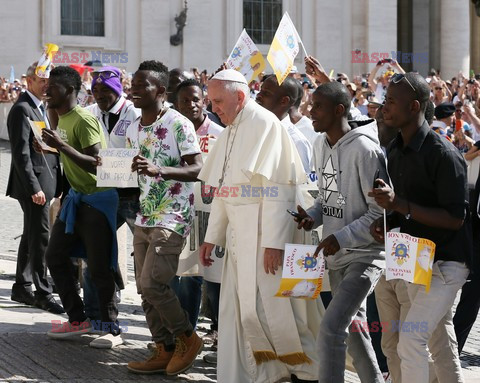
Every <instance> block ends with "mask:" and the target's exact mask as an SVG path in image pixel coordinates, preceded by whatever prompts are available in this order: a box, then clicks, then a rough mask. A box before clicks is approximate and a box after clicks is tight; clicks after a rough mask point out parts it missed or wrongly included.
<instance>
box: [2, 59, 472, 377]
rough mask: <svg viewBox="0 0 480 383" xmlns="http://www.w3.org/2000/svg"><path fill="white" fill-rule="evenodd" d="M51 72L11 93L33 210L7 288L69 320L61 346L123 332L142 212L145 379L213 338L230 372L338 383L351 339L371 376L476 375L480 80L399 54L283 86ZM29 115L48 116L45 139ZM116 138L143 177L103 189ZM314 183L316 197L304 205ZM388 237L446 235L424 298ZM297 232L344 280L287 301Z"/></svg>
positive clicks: (26, 200)
mask: <svg viewBox="0 0 480 383" xmlns="http://www.w3.org/2000/svg"><path fill="white" fill-rule="evenodd" d="M36 65H37V63H33V64H32V65H31V66H30V67H29V68H28V70H27V73H26V75H25V78H24V83H25V84H24V85H23V83H22V84H20V85H18V86H15V85H14V84H10V85H8V84H7V85H6V83H5V82H3V83H2V90H4V93H5V92H6V93H7V94H9V95H10V96H8V97H6V96H5V95H4V96H3V97H4V98H9V100H5V101H14V102H15V104H14V105H13V106H12V108H11V111H10V113H9V116H8V122H7V125H8V132H9V138H10V142H11V147H12V168H11V172H10V178H9V185H8V188H7V195H10V196H11V197H13V198H15V199H17V200H18V201H19V203H20V206H21V208H22V211H23V213H24V230H23V234H22V239H21V242H20V246H19V251H18V261H17V272H16V279H15V283H14V285H13V286H12V296H11V297H12V300H14V301H17V302H22V303H25V304H28V305H35V306H37V307H39V308H41V309H43V310H48V311H50V312H53V313H56V314H62V313H64V312H66V315H67V316H68V321H66V322H64V323H62V324H59V325H57V326H54V327H52V329H51V330H50V331H49V332H48V336H49V337H51V338H53V339H63V338H70V337H74V336H76V335H78V334H83V333H87V332H90V331H92V329H94V328H95V329H96V330H98V329H100V330H101V334H100V335H99V336H98V337H96V338H95V339H94V340H92V342H91V343H90V346H91V347H96V348H107V349H108V348H112V347H116V346H118V345H121V344H123V339H122V326H121V325H120V324H119V322H118V319H117V317H118V308H119V306H118V303H119V299H120V294H119V291H120V290H121V289H122V288H123V287H124V282H123V281H124V278H125V276H122V275H121V272H120V269H121V267H120V265H119V259H118V248H117V239H116V231H117V229H118V228H119V227H120V226H122V225H123V224H124V223H127V225H128V226H129V228H130V230H131V232H132V233H133V247H134V254H133V256H134V262H135V279H136V285H137V290H138V293H139V294H140V296H141V299H142V308H143V310H144V312H145V320H146V323H147V325H148V328H149V329H150V332H151V335H152V342H151V343H149V344H148V349H149V352H150V354H149V356H148V357H147V358H146V359H145V360H140V361H131V362H129V363H128V365H127V368H128V369H129V370H130V371H132V372H133V373H138V374H152V373H162V374H167V375H178V374H179V373H182V372H184V371H186V370H188V369H189V368H190V367H191V366H192V364H193V363H194V361H195V359H196V357H197V355H198V354H199V352H200V351H201V349H202V347H203V344H204V343H207V342H210V343H213V346H214V349H215V350H217V351H216V352H215V353H212V354H207V355H206V356H205V358H204V359H205V361H206V362H208V363H214V364H216V365H217V378H218V381H219V382H239V383H244V382H258V383H264V382H272V383H273V382H280V381H291V382H322V383H323V382H335V383H337V382H338V383H340V382H343V381H344V374H345V368H346V360H347V351H348V353H349V354H350V355H351V357H352V359H353V366H354V367H355V370H356V372H357V373H358V375H359V377H360V380H361V381H362V382H365V383H372V382H375V383H383V382H394V383H400V382H402V381H403V382H419V383H426V382H435V381H438V382H463V377H462V371H461V365H460V360H459V354H460V353H461V352H462V349H463V346H464V344H465V341H466V339H467V337H468V334H469V331H470V329H471V328H472V326H473V323H474V322H475V319H476V317H477V314H478V310H479V307H480V295H479V294H478V287H479V284H480V278H479V277H478V275H479V273H480V267H479V266H480V262H479V257H478V252H479V251H480V246H479V245H480V241H479V239H480V236H479V235H478V230H479V228H480V224H479V222H480V218H479V211H478V198H479V191H480V185H479V184H478V182H477V179H478V172H479V170H478V169H479V167H478V165H475V164H476V162H478V161H480V160H477V157H478V156H479V153H480V150H479V149H480V91H479V88H480V80H479V79H478V77H475V75H473V74H472V75H470V77H469V78H466V77H464V76H463V75H461V74H459V75H458V76H457V77H455V78H452V79H450V80H446V81H444V80H443V79H442V78H441V76H440V74H439V73H438V72H437V71H434V70H432V71H431V72H430V73H429V75H428V76H427V77H422V76H421V75H419V74H418V73H413V72H412V73H405V71H404V70H403V68H402V67H401V66H400V65H399V63H398V62H396V61H395V60H391V59H384V60H381V61H380V62H378V64H377V65H376V66H375V67H374V68H373V69H372V71H371V73H369V74H364V75H361V76H354V77H353V80H352V81H350V79H349V77H348V76H347V75H346V74H344V73H338V74H337V76H336V77H334V78H330V77H329V75H328V74H327V73H326V72H325V71H324V70H323V68H322V66H321V65H320V63H319V61H318V60H317V59H315V58H314V57H311V56H307V57H306V58H305V73H304V74H301V73H300V72H299V71H298V69H297V68H296V67H294V68H292V70H291V73H290V74H289V76H287V78H286V79H285V80H284V81H283V82H282V83H281V84H279V82H278V80H277V78H276V76H275V75H268V74H262V75H261V77H260V78H259V79H258V81H252V82H251V83H248V82H247V80H246V79H245V77H244V76H243V75H242V74H241V73H239V72H237V71H235V70H233V69H226V67H225V65H222V66H221V67H220V68H219V69H218V70H217V71H216V72H215V73H211V74H208V73H207V71H206V70H205V71H202V72H199V70H198V69H197V68H192V69H191V70H189V71H188V70H184V69H183V68H174V69H171V70H169V69H168V68H167V67H166V66H165V65H164V64H163V63H161V62H158V61H154V60H149V61H144V62H142V63H141V64H140V65H139V67H138V70H137V71H136V72H135V73H133V75H129V74H127V73H126V72H125V71H124V70H121V69H119V68H116V67H112V66H103V67H98V68H94V69H93V70H92V71H88V70H85V71H84V72H82V74H80V73H78V72H77V71H76V70H75V69H73V68H70V67H68V66H58V67H56V68H54V69H52V70H51V72H50V76H49V78H48V79H45V78H40V77H38V76H37V75H36V71H35V68H36ZM22 81H23V76H22ZM10 87H11V89H12V90H13V91H14V92H18V94H17V95H15V99H14V98H13V97H11V96H12V93H11V92H10V91H7V89H10ZM31 121H39V122H43V123H45V127H44V129H43V130H42V134H41V139H40V137H39V136H35V135H34V133H33V132H32V129H31ZM105 148H125V149H134V150H135V151H136V153H137V154H136V156H135V157H133V159H132V162H131V171H132V172H133V173H134V174H135V175H136V177H138V188H113V187H99V186H97V176H96V174H97V169H98V167H99V166H101V165H102V158H101V157H100V156H99V151H100V149H105ZM467 161H468V163H469V167H468V168H467ZM60 162H61V163H62V164H63V175H62V171H61V168H60ZM472 169H476V171H475V170H474V171H472ZM312 179H315V180H317V181H316V184H313V183H311V181H309V180H312ZM308 182H310V186H309V187H310V188H311V189H315V191H316V192H317V193H316V195H318V196H317V197H316V199H315V202H314V204H313V205H312V206H302V205H299V204H298V201H299V199H298V198H297V197H298V195H297V194H298V193H299V187H301V186H302V185H305V184H307V183H308ZM239 188H241V190H242V193H241V195H240V194H239V193H236V192H235V191H238V190H239ZM247 191H248V192H247ZM250 191H252V192H250ZM255 191H258V193H257V192H255ZM54 198H60V200H61V209H60V211H59V213H58V216H57V218H56V219H55V221H54V222H51V223H49V208H50V204H51V201H52V200H53V199H54ZM287 210H296V212H295V216H294V218H292V217H291V216H290V215H289V214H288V213H287ZM384 210H385V211H386V212H387V213H386V214H385V216H384ZM50 227H51V229H50ZM385 229H386V230H387V231H389V230H392V229H396V230H399V231H400V232H401V233H406V234H410V235H412V236H414V237H419V238H426V239H429V240H431V241H433V242H434V243H435V244H436V250H435V257H434V262H433V267H432V281H431V288H430V291H428V290H426V287H425V286H424V285H420V284H414V283H410V282H406V281H404V280H402V279H393V280H387V279H386V277H385V267H386V263H385V258H386V257H387V256H389V255H388V254H386V252H385ZM312 230H317V231H318V230H319V231H318V232H319V233H320V238H317V239H315V236H313V235H312V236H310V234H309V233H311V232H312ZM286 243H306V244H314V245H317V252H316V254H318V252H320V251H322V252H323V255H324V256H325V259H326V265H327V269H328V277H329V281H330V288H331V292H322V294H321V299H317V300H302V299H295V298H285V297H283V298H278V297H275V296H274V295H275V293H276V291H277V290H278V287H279V285H280V279H281V268H282V265H283V250H284V248H285V244H286ZM78 258H83V259H84V266H82V287H83V296H81V295H80V294H81V291H80V289H79V286H78V275H79V272H78V269H77V268H78V264H79V263H78V262H76V261H73V260H74V259H78ZM185 259H194V261H193V262H184V261H185ZM80 264H82V263H80ZM184 264H188V267H184ZM47 269H48V270H49V272H50V274H51V276H52V279H53V283H54V285H55V287H56V290H57V291H58V294H59V297H60V300H61V304H60V303H59V302H57V301H56V300H55V298H54V297H53V293H52V291H53V286H52V285H51V283H50V282H49V280H48V279H47ZM192 270H193V271H192ZM202 285H204V288H203V289H202ZM460 289H462V295H461V299H460V302H459V304H458V307H457V310H456V314H455V316H454V317H452V306H453V302H454V299H455V297H456V294H457V292H458V291H459V290H460ZM202 295H204V299H202ZM201 304H203V305H204V306H206V307H203V310H204V311H205V312H208V313H209V317H210V318H211V320H212V328H211V331H209V333H208V334H207V335H206V336H204V337H203V338H202V337H200V336H199V335H198V334H197V330H196V325H197V320H198V316H199V310H200V305H201ZM371 323H377V324H378V323H381V324H382V326H383V328H381V329H378V330H377V331H373V330H372V328H373V327H372V326H370V324H371ZM399 323H400V324H399ZM418 323H422V324H424V325H422V326H420V327H418V326H417V327H415V328H416V329H417V330H415V331H413V330H406V329H407V328H408V329H409V328H410V327H408V326H410V325H411V324H418ZM359 324H360V325H359ZM404 324H406V325H407V327H405V326H404ZM412 328H413V327H412Z"/></svg>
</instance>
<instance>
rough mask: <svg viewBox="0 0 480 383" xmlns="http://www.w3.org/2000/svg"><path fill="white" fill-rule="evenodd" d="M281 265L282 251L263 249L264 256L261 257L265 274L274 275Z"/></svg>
mask: <svg viewBox="0 0 480 383" xmlns="http://www.w3.org/2000/svg"><path fill="white" fill-rule="evenodd" d="M282 263H283V250H279V249H268V248H267V249H265V254H264V256H263V267H264V268H265V272H266V273H267V274H269V273H270V274H273V275H275V271H277V270H278V267H279V266H281V265H282Z"/></svg>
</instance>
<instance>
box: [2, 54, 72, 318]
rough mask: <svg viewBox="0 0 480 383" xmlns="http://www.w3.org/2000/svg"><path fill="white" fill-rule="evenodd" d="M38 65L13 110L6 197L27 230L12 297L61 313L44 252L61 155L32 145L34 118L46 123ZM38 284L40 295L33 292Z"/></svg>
mask: <svg viewBox="0 0 480 383" xmlns="http://www.w3.org/2000/svg"><path fill="white" fill-rule="evenodd" d="M35 68H36V63H34V64H32V65H31V66H30V67H29V68H28V71H27V84H28V86H27V89H28V90H27V91H26V92H24V93H22V94H21V95H20V97H19V98H18V101H17V102H16V103H15V104H14V105H13V106H12V109H11V110H10V113H9V114H8V119H7V127H8V136H9V139H10V144H11V148H12V164H11V168H10V177H9V179H8V186H7V193H6V194H7V195H9V196H10V197H12V198H15V199H17V200H18V202H19V203H20V206H21V208H22V210H23V233H22V239H21V241H20V245H19V248H18V256H17V271H16V276H15V283H14V285H13V287H12V296H11V299H12V300H13V301H16V302H21V303H25V304H27V305H35V306H36V307H39V308H41V309H43V310H47V311H50V312H52V313H56V314H61V313H63V312H64V310H63V308H62V306H60V305H59V304H58V303H56V302H55V299H54V298H53V296H52V286H51V285H50V283H49V282H48V280H47V265H46V261H45V250H46V249H47V245H48V235H49V225H48V210H49V206H50V200H51V199H52V198H54V197H57V196H58V195H59V190H60V186H61V181H60V180H61V171H60V162H59V157H58V155H56V154H53V153H48V152H45V153H43V154H42V153H37V152H36V151H35V150H34V148H33V145H32V142H33V132H32V129H31V127H30V123H29V120H33V121H46V124H47V127H48V126H49V125H48V119H47V118H46V117H45V115H46V113H45V105H44V103H43V102H42V98H43V95H44V93H45V90H46V85H47V79H43V78H40V77H38V76H37V75H36V74H35ZM32 284H34V285H35V293H33V291H32Z"/></svg>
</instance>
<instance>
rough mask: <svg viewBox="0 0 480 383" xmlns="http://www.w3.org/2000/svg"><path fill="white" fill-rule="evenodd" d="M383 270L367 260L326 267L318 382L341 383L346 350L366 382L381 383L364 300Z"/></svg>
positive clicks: (319, 342) (381, 379)
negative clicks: (327, 295) (326, 292)
mask: <svg viewBox="0 0 480 383" xmlns="http://www.w3.org/2000/svg"><path fill="white" fill-rule="evenodd" d="M381 273H382V269H380V268H379V267H376V266H373V265H371V264H368V263H360V262H353V263H351V264H349V265H348V266H346V267H344V268H341V269H338V270H329V271H328V274H329V277H330V286H331V289H332V296H333V297H332V300H331V302H330V303H329V305H328V308H327V309H326V311H325V315H324V317H323V319H322V322H321V324H320V331H319V334H318V340H317V343H318V350H319V364H320V369H319V375H318V381H319V383H343V382H344V375H345V359H346V352H347V346H348V352H349V354H350V355H351V356H352V359H353V365H354V367H355V370H356V371H357V373H358V376H359V377H360V380H361V381H362V382H365V383H367V382H368V383H383V377H382V373H381V372H380V369H379V367H378V363H377V359H376V356H375V352H374V350H373V347H372V342H371V339H370V335H369V334H368V329H365V327H366V326H363V325H362V326H355V327H354V328H353V327H352V326H351V324H352V322H353V321H354V320H355V321H356V323H361V324H364V323H366V322H367V315H366V300H367V296H368V295H369V294H370V292H371V291H373V288H374V287H375V284H376V283H377V281H378V279H379V278H380V275H381Z"/></svg>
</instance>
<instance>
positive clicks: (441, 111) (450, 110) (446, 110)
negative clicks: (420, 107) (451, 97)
mask: <svg viewBox="0 0 480 383" xmlns="http://www.w3.org/2000/svg"><path fill="white" fill-rule="evenodd" d="M454 113H455V105H453V104H452V103H451V102H442V103H441V104H440V105H438V106H437V107H436V108H435V118H436V119H437V120H441V119H443V118H447V117H450V116H451V115H452V114H454Z"/></svg>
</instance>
